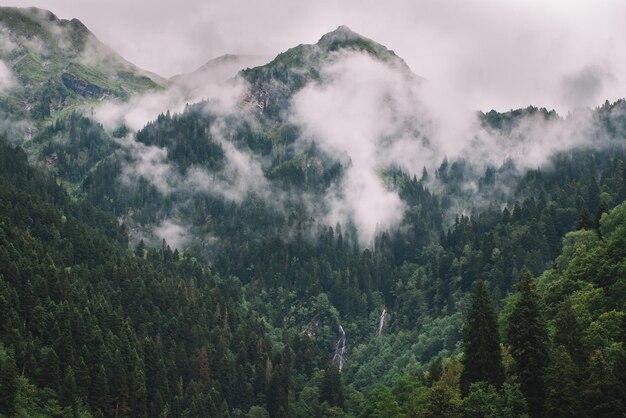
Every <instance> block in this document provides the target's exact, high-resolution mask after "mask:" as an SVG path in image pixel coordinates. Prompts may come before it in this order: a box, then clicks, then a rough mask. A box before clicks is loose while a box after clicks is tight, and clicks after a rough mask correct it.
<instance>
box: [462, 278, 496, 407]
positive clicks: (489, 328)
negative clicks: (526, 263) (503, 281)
mask: <svg viewBox="0 0 626 418" xmlns="http://www.w3.org/2000/svg"><path fill="white" fill-rule="evenodd" d="M463 354H464V356H463V371H462V372H461V381H460V383H461V392H462V393H463V394H464V395H466V394H467V393H468V392H469V387H470V385H471V384H472V383H474V382H487V383H490V384H492V385H494V386H496V387H500V386H501V385H502V383H503V382H504V368H503V366H502V357H501V354H500V338H499V336H498V324H497V321H496V314H495V312H494V310H493V306H492V304H491V299H490V297H489V290H488V289H487V285H486V284H485V282H484V281H482V280H481V281H478V282H477V283H476V284H475V285H474V289H473V290H472V301H471V306H470V308H469V311H468V313H467V316H466V318H465V327H464V329H463Z"/></svg>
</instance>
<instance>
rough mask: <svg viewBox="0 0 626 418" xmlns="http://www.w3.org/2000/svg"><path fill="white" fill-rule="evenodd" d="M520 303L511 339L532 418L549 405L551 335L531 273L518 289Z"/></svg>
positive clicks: (511, 319)
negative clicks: (547, 384) (547, 377)
mask: <svg viewBox="0 0 626 418" xmlns="http://www.w3.org/2000/svg"><path fill="white" fill-rule="evenodd" d="M517 288H518V292H519V299H518V301H517V303H516V304H515V307H514V308H513V312H512V313H511V316H510V317H509V321H508V329H507V339H508V343H509V345H510V348H511V355H512V357H513V359H514V360H515V361H514V364H513V366H512V371H513V374H514V375H515V378H516V379H517V381H519V383H520V386H521V389H522V392H523V393H524V396H525V397H526V401H527V402H528V409H529V412H530V415H531V416H533V417H538V416H541V415H542V411H543V404H544V401H545V397H546V394H545V385H544V374H545V370H546V367H547V365H548V335H547V331H546V325H545V322H544V320H543V318H542V315H541V309H540V302H539V295H538V294H537V289H536V287H535V283H534V281H533V278H532V277H531V276H530V273H529V272H528V271H524V272H522V274H521V277H520V281H519V283H518V285H517Z"/></svg>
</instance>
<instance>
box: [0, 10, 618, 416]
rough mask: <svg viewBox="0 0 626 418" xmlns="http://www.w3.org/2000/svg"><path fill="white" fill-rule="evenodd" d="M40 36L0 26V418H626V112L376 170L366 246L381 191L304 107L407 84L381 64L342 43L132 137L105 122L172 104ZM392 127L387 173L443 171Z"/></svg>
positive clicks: (544, 122) (497, 120)
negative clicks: (149, 101) (361, 86)
mask: <svg viewBox="0 0 626 418" xmlns="http://www.w3.org/2000/svg"><path fill="white" fill-rule="evenodd" d="M41 13H42V12H41V11H37V10H35V11H33V10H31V9H29V10H24V9H12V8H0V23H2V27H0V28H7V30H6V33H5V32H2V31H0V35H1V36H8V37H9V38H7V39H10V40H11V41H12V42H13V43H15V44H16V45H18V46H16V47H15V49H13V50H11V51H9V52H8V53H6V52H5V51H4V50H2V49H0V58H1V59H2V60H5V61H6V62H8V63H10V64H11V68H12V71H14V72H15V73H16V74H17V75H18V77H17V78H18V80H19V83H18V85H17V87H13V90H9V92H8V93H2V94H1V95H0V96H2V97H0V116H1V117H2V121H4V122H3V124H2V127H4V125H5V122H6V125H7V126H8V128H7V129H4V130H3V132H4V133H3V134H2V136H1V137H0V417H5V416H6V417H116V418H117V417H233V418H235V417H250V418H252V417H257V418H261V417H406V418H409V417H424V418H425V417H433V418H434V417H476V418H478V417H490V418H496V417H532V418H535V417H623V416H624V414H625V411H626V310H625V309H626V306H625V304H626V174H625V168H624V162H625V161H626V101H624V100H623V99H621V100H617V101H614V102H609V101H606V102H605V103H604V104H603V105H602V106H599V107H597V108H594V109H588V110H586V111H584V112H583V113H582V114H572V115H567V116H560V115H558V114H557V113H556V112H554V111H548V110H546V109H543V108H536V107H532V106H531V107H527V108H524V109H518V110H511V111H509V112H496V111H490V112H487V113H483V112H478V113H477V114H476V115H475V119H476V121H477V126H479V128H477V129H479V130H477V131H476V133H475V138H474V139H473V140H474V141H475V142H472V144H473V145H472V146H473V147H475V148H477V147H479V146H478V145H476V144H478V142H477V141H479V140H480V139H481V138H484V137H485V136H487V135H489V138H495V141H496V142H494V143H492V144H491V146H492V147H494V148H496V147H502V148H503V149H506V150H507V157H506V158H503V159H502V160H501V161H498V162H493V161H487V160H485V161H477V160H475V159H473V155H471V154H469V153H468V154H467V155H456V156H452V155H451V156H450V157H448V156H447V155H441V158H440V159H437V161H436V163H432V161H431V163H432V164H430V165H429V164H426V163H424V164H422V165H421V167H420V168H419V173H418V174H419V175H418V174H416V173H415V172H411V170H409V169H407V166H404V165H402V164H401V163H400V162H397V161H394V162H393V163H391V164H387V165H384V166H382V165H381V166H380V167H376V170H375V173H374V174H375V176H374V177H375V178H377V179H379V180H377V181H379V182H380V184H382V185H383V186H384V187H383V188H382V190H383V191H384V193H387V194H390V195H393V197H389V195H385V196H387V197H386V199H387V200H393V199H397V201H398V202H399V203H398V205H397V206H395V207H393V208H390V209H388V210H389V211H392V210H397V211H398V212H399V218H398V219H397V220H395V221H394V222H390V223H388V224H378V225H376V227H375V228H372V229H371V234H370V238H371V239H369V240H365V239H364V236H365V232H364V231H365V230H366V228H365V227H366V226H367V225H365V226H364V223H363V222H362V220H361V218H359V214H360V213H362V212H360V210H362V209H363V206H367V201H368V199H374V196H372V195H371V194H370V195H367V196H366V197H367V199H365V200H360V196H359V195H358V194H354V193H351V189H350V187H351V185H353V184H354V183H350V182H349V181H350V179H351V178H353V177H354V176H355V174H354V173H358V175H361V176H365V177H364V178H367V176H366V175H367V173H369V172H368V171H367V172H366V171H365V170H364V169H363V165H362V162H361V161H360V160H359V157H358V155H357V154H350V153H349V152H344V154H346V155H347V156H346V155H342V154H341V152H336V154H337V155H334V154H333V152H332V151H333V150H334V148H329V146H330V145H329V143H328V142H325V141H324V139H323V137H324V135H325V133H324V131H316V130H315V129H312V128H311V127H310V126H309V125H307V123H304V122H302V119H306V118H305V117H304V116H302V114H301V113H298V112H301V110H298V109H301V107H298V106H302V103H304V102H305V101H304V99H303V97H304V98H307V97H308V96H306V93H307V92H310V91H309V90H307V89H308V88H310V87H307V86H311V85H313V86H320V85H321V86H323V87H324V86H325V87H324V88H323V89H322V92H324V91H327V90H326V89H332V88H334V87H333V84H332V83H333V81H332V80H333V79H332V77H331V75H332V74H330V75H329V73H326V72H325V71H327V70H325V68H327V67H328V68H335V67H336V66H337V65H339V64H338V63H341V62H343V61H341V60H343V59H347V60H350V59H355V58H354V57H355V56H356V57H360V58H357V59H365V58H362V57H367V60H372V61H373V62H374V63H375V65H377V66H378V65H381V66H383V67H385V68H387V66H389V68H391V69H392V71H393V74H396V73H397V74H399V75H398V77H400V79H401V80H404V81H406V80H410V79H411V76H409V75H407V74H408V73H410V70H409V69H408V66H406V64H405V63H404V61H402V59H400V58H399V57H397V56H396V55H395V54H394V53H393V52H392V51H389V50H387V49H386V48H385V47H383V46H382V45H380V44H378V43H376V42H374V41H372V40H370V39H367V38H364V37H362V36H361V35H358V34H356V33H353V32H351V31H350V30H349V29H347V28H346V27H340V28H339V29H337V30H336V31H334V32H331V33H329V34H327V35H324V36H323V37H322V39H320V41H319V42H318V43H317V44H314V45H299V46H297V47H295V48H292V49H290V50H288V51H286V52H284V53H282V54H280V55H278V56H277V57H276V58H275V59H274V60H273V61H271V62H270V63H268V64H266V65H264V66H260V67H255V68H252V69H246V70H244V71H242V72H240V73H239V75H238V76H237V77H239V80H240V82H241V83H244V85H245V86H246V89H245V90H244V93H243V94H239V96H238V100H239V101H238V102H237V103H238V104H237V105H236V106H235V107H234V108H225V107H224V105H223V104H222V103H221V102H220V99H219V98H208V99H207V100H201V101H197V102H195V103H192V104H187V105H186V106H184V109H183V110H181V111H180V112H175V111H172V112H170V111H169V110H167V109H163V111H162V113H161V114H159V115H158V116H157V117H156V118H154V119H153V120H150V121H148V122H147V123H145V124H143V125H142V127H141V128H139V129H137V130H135V129H133V128H132V127H131V126H129V124H128V123H126V122H125V121H123V120H117V121H116V123H115V124H114V125H112V126H111V125H110V124H107V123H104V122H103V121H102V120H99V119H98V107H97V106H98V103H97V102H98V101H106V100H110V99H111V100H112V99H115V100H121V101H122V102H121V103H123V101H124V100H126V101H128V100H129V97H131V96H133V95H140V94H144V93H145V91H150V89H155V90H156V91H157V92H163V91H165V92H170V91H173V90H172V89H173V88H174V87H172V85H167V84H159V83H160V81H159V80H156V81H155V80H153V79H151V78H149V76H148V75H146V74H144V73H143V72H141V71H140V69H138V68H137V67H134V66H132V67H128V66H129V65H131V64H129V63H127V62H125V61H124V62H122V61H121V60H122V59H121V57H120V58H119V61H116V59H117V58H115V56H114V55H106V56H104V58H102V57H100V58H98V57H99V56H98V55H97V54H99V53H101V50H100V49H99V48H100V47H99V46H98V45H100V43H99V41H97V39H96V38H95V36H94V35H93V34H91V33H90V32H89V30H88V29H87V28H86V27H85V26H84V25H82V23H80V22H79V21H77V20H72V21H71V22H68V21H64V20H60V19H58V18H56V16H54V15H52V14H50V15H43V16H44V17H45V19H44V18H42V15H41ZM47 13H49V12H47ZM51 25H52V26H51ZM50 27H54V28H55V29H54V30H52V29H50ZM59 31H61V32H59ZM63 31H65V32H67V34H68V35H67V36H68V37H69V38H68V39H71V42H70V44H68V43H67V42H60V41H58V39H56V38H55V37H56V36H59V35H58V33H65V32H63ZM37 37H39V38H38V39H41V40H42V42H44V44H45V48H46V50H47V51H48V52H47V55H45V57H44V56H43V55H37V53H35V52H33V50H31V49H29V48H31V46H29V45H31V43H29V42H32V39H33V38H37ZM24 39H28V42H26V41H25V40H24ZM89 48H91V49H89ZM83 49H88V50H89V51H91V52H90V54H95V56H96V58H98V59H101V60H103V61H102V62H109V63H110V65H108V66H104V67H103V66H102V65H101V64H93V62H96V63H97V62H99V61H98V60H97V59H95V58H94V59H92V60H90V61H89V62H86V61H84V60H82V61H81V58H80V54H78V52H77V51H83ZM94 51H95V52H94ZM107 51H108V50H107ZM3 54H4V55H3ZM107 54H114V53H113V52H107ZM346 57H347V58H346ZM114 58H115V59H114ZM107 60H108V61H107ZM43 61H46V62H47V64H45V65H43V64H42V62H43ZM359 62H360V61H359ZM64 63H65V64H64ZM360 63H361V62H360ZM90 65H91V67H90ZM368 65H369V64H368ZM372 65H374V64H372ZM117 66H119V68H118V67H117ZM407 77H408V78H407ZM43 79H46V80H49V81H48V82H47V83H43V82H42V81H41V80H43ZM404 81H403V82H404ZM406 82H409V81H406ZM172 83H174V82H172ZM230 83H233V81H232V80H231V81H230ZM325 83H326V84H325ZM168 89H169V90H168ZM1 92H2V90H0V93H1ZM320 94H321V93H320ZM315 97H317V96H311V97H308V98H309V99H311V98H313V99H315ZM385 100H386V101H384V103H385V105H387V104H389V103H391V104H389V107H390V108H392V109H395V108H394V103H393V100H392V99H388V98H387V99H385ZM23 103H28V104H29V107H28V109H29V110H24V109H26V107H25V106H23V105H22V104H23ZM116 103H117V102H116ZM126 103H128V102H126ZM290 106H291V107H290ZM94 108H95V109H96V110H95V111H94ZM42 109H43V111H42ZM394 111H396V110H394ZM290 112H291V113H290ZM398 112H400V113H399V115H400V116H398V115H396V114H394V118H393V120H394V121H397V120H399V119H402V123H401V125H402V128H398V131H394V132H391V133H389V132H385V133H384V135H383V134H381V138H382V139H380V142H377V147H378V148H376V150H377V153H382V154H385V153H387V152H388V153H391V152H392V150H393V148H392V146H390V145H389V144H391V145H394V144H395V145H397V146H400V145H398V144H403V142H394V141H396V140H397V138H401V139H402V140H403V141H404V140H406V137H407V135H409V136H410V137H411V138H412V139H413V140H414V141H415V143H418V144H420V147H422V148H420V149H421V150H428V151H432V154H433V155H438V156H439V154H437V153H436V151H437V147H436V139H435V137H436V136H435V135H434V134H433V133H432V132H431V131H430V128H429V126H428V124H426V123H422V122H421V121H420V120H418V119H419V118H413V116H411V117H408V116H406V115H404V114H402V113H401V111H398ZM581 112H582V111H581ZM359 117H360V115H359ZM381 117H382V116H381ZM298 118H300V119H298ZM403 118H404V119H403ZM359 120H360V119H359ZM581 120H582V121H584V126H582V125H583V122H581ZM324 123H328V124H331V123H332V120H330V121H328V120H327V121H324ZM363 123H364V124H365V122H363ZM529 125H532V126H533V127H535V126H538V128H537V130H534V128H533V129H529V128H528V126H529ZM365 126H369V125H367V124H365ZM555 130H559V132H563V133H561V134H560V135H562V137H576V138H578V137H582V138H583V140H577V141H574V142H572V145H571V146H567V147H561V148H558V147H556V148H555V147H552V148H550V150H551V152H550V153H547V152H546V158H545V159H544V160H542V161H541V162H540V163H539V164H526V163H524V161H523V160H522V159H520V158H518V157H516V154H515V152H513V151H510V150H516V149H518V148H517V147H521V148H520V149H522V150H527V149H528V148H525V147H526V146H530V145H529V144H530V143H531V142H532V141H533V138H534V136H536V135H539V136H540V137H541V138H543V137H544V136H545V137H546V138H547V139H546V141H548V142H549V141H550V140H551V137H550V135H551V134H550V132H554V131H555ZM537 132H539V133H537ZM368 135H369V133H368V132H361V136H360V137H359V138H368ZM411 135H412V136H411ZM562 137H559V138H561V140H562ZM377 140H378V139H377ZM336 141H339V139H336ZM333 144H334V142H333ZM331 145H332V144H331ZM333 146H335V145H333ZM363 147H365V145H363ZM424 152H426V151H424ZM429 155H430V154H429ZM411 158H413V159H414V160H416V161H420V162H421V161H423V160H421V159H420V158H421V157H420V156H419V155H414V156H411ZM376 161H379V160H376ZM398 161H399V160H398ZM359 169H361V170H362V171H356V170H359ZM413 171H415V170H413ZM364 173H365V174H364ZM357 184H358V183H357ZM377 184H378V183H377ZM372 190H374V191H373V192H372ZM368 191H369V192H371V193H372V194H374V193H376V191H375V189H368ZM394 201H395V200H394ZM337 205H340V206H339V207H340V208H341V209H342V210H344V211H345V212H346V213H349V214H351V215H350V216H345V217H343V218H341V219H339V220H337V219H334V218H333V220H337V222H331V221H330V219H331V217H329V214H332V213H334V209H336V208H337V207H338V206H337ZM346 208H349V209H346ZM385 208H387V207H385ZM341 213H343V212H341ZM381 219H383V218H381Z"/></svg>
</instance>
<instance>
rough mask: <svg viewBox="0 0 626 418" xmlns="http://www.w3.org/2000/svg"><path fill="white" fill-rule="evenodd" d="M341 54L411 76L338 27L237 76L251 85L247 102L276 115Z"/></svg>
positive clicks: (375, 46) (390, 56) (389, 54)
mask: <svg viewBox="0 0 626 418" xmlns="http://www.w3.org/2000/svg"><path fill="white" fill-rule="evenodd" d="M342 53H343V54H346V53H366V54H368V55H369V56H371V57H372V58H374V59H375V60H379V61H382V62H385V63H387V64H389V65H391V66H394V67H395V68H397V69H398V70H400V71H402V72H404V73H406V74H407V76H414V75H413V74H412V73H411V70H410V69H409V67H408V65H407V64H406V63H405V62H404V60H402V59H401V58H400V57H398V56H397V55H396V54H395V53H394V52H393V51H391V50H389V49H387V48H386V47H385V46H383V45H381V44H379V43H377V42H375V41H373V40H371V39H368V38H366V37H364V36H362V35H359V34H358V33H356V32H353V31H352V30H351V29H350V28H348V27H347V26H340V27H338V28H337V29H335V30H334V31H332V32H329V33H327V34H325V35H324V36H322V38H320V40H319V41H318V42H317V43H316V44H314V45H302V44H301V45H298V46H296V47H294V48H291V49H289V50H287V51H285V52H283V53H281V54H278V56H277V57H276V58H274V59H273V60H272V61H271V62H270V63H268V64H266V65H263V66H259V67H255V68H250V69H246V70H243V71H242V72H241V76H242V77H243V78H244V79H245V80H246V81H248V82H249V83H250V85H251V89H250V92H249V95H248V97H247V100H248V101H250V102H252V103H254V104H255V105H256V106H257V107H259V108H260V109H261V110H262V111H263V112H264V113H265V114H266V115H273V116H276V115H277V114H278V113H279V111H280V110H281V109H284V108H286V107H287V106H288V102H289V99H290V98H291V97H292V95H293V94H294V93H295V92H296V91H298V90H299V89H301V88H302V87H304V86H305V85H306V84H307V83H309V82H311V81H319V80H320V71H321V70H322V68H323V67H325V66H327V65H328V64H330V63H332V62H334V61H336V60H337V59H339V58H340V57H341V56H342V55H341V54H342Z"/></svg>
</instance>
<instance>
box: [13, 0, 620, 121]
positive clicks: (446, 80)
mask: <svg viewBox="0 0 626 418" xmlns="http://www.w3.org/2000/svg"><path fill="white" fill-rule="evenodd" d="M7 3H8V4H6V5H11V6H19V7H26V6H36V7H41V8H45V9H49V10H51V11H52V12H54V13H55V14H57V15H58V16H59V17H60V18H65V19H70V18H73V17H76V18H78V19H80V20H81V21H82V22H83V23H85V24H86V25H87V26H88V27H89V28H90V29H91V30H92V32H94V33H95V34H96V36H98V37H99V38H100V39H101V40H102V41H103V42H105V43H107V44H109V45H110V46H112V47H113V48H114V49H116V50H117V51H118V52H120V53H121V54H122V55H123V56H124V57H125V58H126V59H128V60H130V61H132V62H134V63H136V64H137V65H139V66H140V67H143V68H145V69H147V70H150V71H154V72H157V73H159V74H161V75H163V76H171V75H174V74H176V73H181V72H185V71H191V70H193V69H195V68H196V67H198V66H200V65H202V64H203V63H204V62H206V61H208V60H209V59H211V58H214V57H216V56H219V55H223V54H226V53H238V54H262V55H268V56H273V55H275V54H277V53H279V52H281V51H283V50H285V49H287V48H290V47H292V46H295V45H297V44H300V43H314V42H316V41H317V40H318V39H319V38H320V37H321V36H322V35H323V34H324V33H326V32H328V31H331V30H333V29H335V28H336V27H337V26H339V25H342V24H345V25H348V26H349V27H350V28H352V29H353V30H354V31H356V32H359V33H361V34H362V35H364V36H367V37H369V38H372V39H374V40H376V41H378V42H380V43H382V44H383V45H385V46H387V47H388V48H389V49H392V50H394V51H395V52H396V53H397V54H398V55H399V56H401V57H402V58H404V59H405V61H406V62H407V63H408V64H409V66H410V67H411V68H412V70H413V71H414V72H415V73H417V74H419V75H421V76H422V77H424V78H425V79H426V80H427V82H428V85H429V88H430V89H431V90H432V93H433V95H436V96H437V97H438V98H439V100H441V103H442V106H444V105H445V106H451V105H455V106H459V107H463V108H471V109H480V110H489V109H492V108H495V109H497V110H508V109H510V108H515V107H521V106H526V105H529V104H533V105H537V106H546V107H549V108H557V109H558V110H560V111H561V112H564V111H566V110H568V109H571V108H574V107H579V106H596V105H598V104H600V103H602V102H603V101H604V100H605V99H609V100H615V99H618V98H620V97H624V96H625V95H626V53H625V52H624V51H625V45H626V24H625V22H626V1H623V0H602V1H593V0H590V1H576V0H525V1H521V0H520V1H513V0H472V1H467V0H440V1H434V0H432V1H425V0H385V1H382V0H381V1H371V0H315V1H307V2H300V1H296V0H255V1H252V0H248V1H245V0H225V1H215V0H184V1H171V0H108V1H104V2H103V1H95V0H54V1H45V0H9V1H8V2H7Z"/></svg>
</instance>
